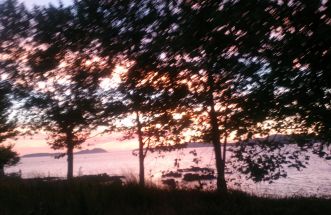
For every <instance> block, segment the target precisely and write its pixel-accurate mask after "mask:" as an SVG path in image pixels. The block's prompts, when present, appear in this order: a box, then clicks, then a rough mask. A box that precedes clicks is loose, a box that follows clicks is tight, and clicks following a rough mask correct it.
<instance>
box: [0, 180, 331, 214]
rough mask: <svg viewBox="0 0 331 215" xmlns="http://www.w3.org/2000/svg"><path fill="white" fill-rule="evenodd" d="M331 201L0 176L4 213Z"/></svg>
mask: <svg viewBox="0 0 331 215" xmlns="http://www.w3.org/2000/svg"><path fill="white" fill-rule="evenodd" d="M330 211H331V200H328V199H318V198H302V197H298V198H286V199H272V198H263V197H256V196H252V195H248V194H245V193H242V192H238V191H230V193H229V194H228V195H222V194H220V193H217V192H202V191H196V190H166V189H160V188H156V187H155V186H147V187H145V188H142V187H140V186H139V185H137V183H136V182H135V181H130V182H129V183H125V184H119V183H115V184H109V183H104V181H103V180H96V178H85V179H81V178H79V179H75V180H73V181H71V182H67V181H61V180H42V179H36V180H21V179H16V180H13V179H11V180H1V181H0V214H1V215H13V214H31V215H32V214H35V215H39V214H40V215H41V214H50V215H52V214H54V215H55V214H56V215H58V214H59V215H67V214H68V215H69V214H70V215H75V214H79V215H85V214H86V215H87V214H91V215H99V214H100V215H103V214H105V215H106V214H130V215H131V214H160V215H162V214H170V215H171V214H231V215H235V214H254V215H259V214H277V215H283V214H318V215H319V214H329V213H330Z"/></svg>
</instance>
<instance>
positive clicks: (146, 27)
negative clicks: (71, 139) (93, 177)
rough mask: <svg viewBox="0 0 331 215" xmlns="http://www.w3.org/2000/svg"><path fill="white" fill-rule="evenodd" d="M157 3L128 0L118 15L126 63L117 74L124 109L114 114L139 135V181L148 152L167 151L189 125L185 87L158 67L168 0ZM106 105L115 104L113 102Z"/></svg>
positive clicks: (179, 141) (131, 133) (128, 130)
mask: <svg viewBox="0 0 331 215" xmlns="http://www.w3.org/2000/svg"><path fill="white" fill-rule="evenodd" d="M159 3H160V4H157V3H156V2H155V1H139V2H135V4H134V5H132V7H130V3H129V4H127V5H124V6H123V7H124V8H125V9H124V10H123V11H122V12H121V16H123V17H127V18H126V20H125V21H123V23H122V28H124V29H126V30H124V32H123V33H121V34H120V35H119V36H118V37H119V38H120V41H121V42H122V43H123V44H124V45H125V47H124V49H123V53H125V57H124V58H125V60H126V61H127V62H130V65H129V66H128V68H127V71H125V72H123V73H122V74H121V77H122V80H121V82H120V83H119V87H118V90H119V92H120V100H121V101H122V106H123V109H122V113H121V114H118V115H117V116H118V117H119V118H122V119H123V118H129V119H132V120H131V123H126V124H123V126H122V127H121V128H120V130H122V131H125V133H126V137H133V136H136V137H137V138H138V143H139V150H138V156H139V183H140V185H142V186H144V184H145V173H144V170H145V168H144V159H145V157H146V155H147V153H148V151H156V150H160V151H162V150H171V149H175V148H176V147H178V145H180V144H183V143H184V142H185V138H184V137H183V131H184V130H185V128H187V127H188V125H189V124H190V120H189V119H188V118H187V116H186V115H185V114H184V113H183V110H182V109H181V107H180V104H182V103H184V102H185V100H186V95H187V86H186V85H185V84H183V83H180V82H177V81H176V79H177V77H176V75H175V74H174V73H172V71H171V70H167V69H166V68H162V67H160V64H161V63H162V62H161V61H160V58H159V57H160V55H161V51H162V49H160V47H162V45H161V40H160V38H158V37H161V35H162V34H163V33H164V32H165V29H164V26H162V24H164V22H165V21H166V18H167V17H166V15H165V14H166V13H167V12H168V11H167V7H168V6H169V5H167V2H162V1H160V2H159ZM142 11H144V13H143V12H142ZM161 14H162V15H161ZM166 30H168V29H166ZM106 32H108V31H106V30H105V33H106ZM155 38H157V39H155ZM105 48H106V49H107V46H105ZM109 107H110V109H113V108H114V107H113V105H110V106H109Z"/></svg>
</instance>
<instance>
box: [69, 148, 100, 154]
mask: <svg viewBox="0 0 331 215" xmlns="http://www.w3.org/2000/svg"><path fill="white" fill-rule="evenodd" d="M95 153H107V151H106V150H104V149H101V148H94V149H91V150H90V149H85V150H81V151H79V152H76V153H75V154H76V155H81V154H95Z"/></svg>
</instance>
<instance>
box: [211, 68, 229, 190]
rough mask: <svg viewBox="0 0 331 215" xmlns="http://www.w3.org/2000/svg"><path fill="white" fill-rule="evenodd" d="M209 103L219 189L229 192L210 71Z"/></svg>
mask: <svg viewBox="0 0 331 215" xmlns="http://www.w3.org/2000/svg"><path fill="white" fill-rule="evenodd" d="M208 85H209V91H208V95H209V96H208V105H209V107H210V111H209V118H210V126H211V141H212V143H213V146H214V152H215V164H216V171H217V190H218V191H220V192H223V193H226V192H227V185H226V181H225V170H224V161H223V159H222V150H221V141H220V130H219V128H218V119H217V114H216V111H215V102H214V96H213V92H214V79H213V76H212V74H211V73H210V72H209V73H208Z"/></svg>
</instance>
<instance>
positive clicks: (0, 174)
mask: <svg viewBox="0 0 331 215" xmlns="http://www.w3.org/2000/svg"><path fill="white" fill-rule="evenodd" d="M4 176H5V168H4V166H0V178H2V177H4Z"/></svg>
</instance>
